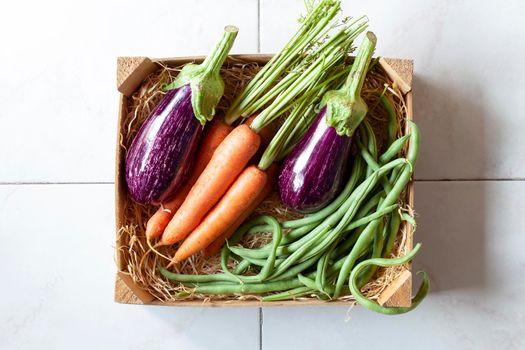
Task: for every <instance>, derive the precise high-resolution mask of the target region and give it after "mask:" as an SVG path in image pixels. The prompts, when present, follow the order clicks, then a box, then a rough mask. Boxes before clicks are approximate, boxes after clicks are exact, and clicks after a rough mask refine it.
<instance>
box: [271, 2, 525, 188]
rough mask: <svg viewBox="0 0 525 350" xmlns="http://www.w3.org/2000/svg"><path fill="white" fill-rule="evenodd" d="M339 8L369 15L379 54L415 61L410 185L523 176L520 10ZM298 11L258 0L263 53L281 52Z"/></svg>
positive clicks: (391, 5)
mask: <svg viewBox="0 0 525 350" xmlns="http://www.w3.org/2000/svg"><path fill="white" fill-rule="evenodd" d="M343 4H344V5H343V7H344V10H345V14H346V15H362V14H367V15H368V16H369V18H370V28H371V29H372V30H373V31H374V32H375V33H376V34H377V36H378V47H377V53H378V54H380V55H383V56H386V57H402V58H412V59H414V60H415V80H414V99H415V100H414V111H415V120H416V121H417V122H418V124H419V125H420V127H421V129H422V132H423V138H422V142H423V146H422V154H421V161H420V164H419V167H418V172H417V177H418V178H420V179H444V178H446V179H451V178H468V179H479V178H525V138H523V136H522V135H521V134H522V128H521V126H522V123H523V120H525V108H524V107H525V103H524V102H523V101H524V99H523V96H525V85H524V84H523V83H522V79H521V77H522V76H523V74H524V73H525V70H524V68H523V59H521V58H522V57H523V56H524V55H525V41H524V40H523V37H525V25H523V23H524V22H523V14H524V13H525V2H523V1H521V0H509V1H504V2H499V3H498V4H497V5H495V4H494V2H490V1H475V0H465V1H421V0H409V1H405V0H378V1H366V0H353V1H344V2H343ZM302 8H303V1H302V0H293V1H286V2H285V1H280V0H261V52H276V51H278V50H279V49H280V48H281V47H282V45H283V44H284V43H285V41H286V40H287V38H288V37H289V36H290V35H291V33H293V32H294V30H295V28H296V26H297V24H296V20H295V19H296V18H297V17H298V14H299V13H301V12H302ZM276 24H278V25H276Z"/></svg>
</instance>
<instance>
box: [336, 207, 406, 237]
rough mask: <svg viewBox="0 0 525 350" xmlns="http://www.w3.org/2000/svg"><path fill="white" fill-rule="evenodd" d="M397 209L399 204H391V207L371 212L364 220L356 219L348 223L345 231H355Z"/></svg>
mask: <svg viewBox="0 0 525 350" xmlns="http://www.w3.org/2000/svg"><path fill="white" fill-rule="evenodd" d="M398 208H399V204H392V205H390V206H388V207H386V208H383V209H379V210H378V211H376V212H373V213H372V214H370V215H367V216H365V217H364V218H361V219H358V220H356V221H354V222H352V223H350V225H348V227H347V228H346V231H351V230H353V229H356V228H357V227H359V226H363V225H366V224H368V223H369V222H370V221H374V220H375V219H379V218H381V217H383V216H385V215H387V214H390V213H391V212H393V211H394V210H396V209H398Z"/></svg>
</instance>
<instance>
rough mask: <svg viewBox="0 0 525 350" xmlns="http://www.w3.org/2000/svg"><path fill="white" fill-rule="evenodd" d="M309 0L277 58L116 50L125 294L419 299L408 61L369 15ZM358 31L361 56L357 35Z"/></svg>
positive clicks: (386, 304) (233, 299) (224, 46)
mask: <svg viewBox="0 0 525 350" xmlns="http://www.w3.org/2000/svg"><path fill="white" fill-rule="evenodd" d="M339 13H340V2H339V1H336V0H322V1H319V2H316V3H311V2H310V3H308V8H307V14H306V15H305V16H304V17H303V18H302V19H301V21H300V23H301V24H300V28H299V30H298V31H297V33H296V34H295V35H294V36H293V37H292V38H291V39H290V41H289V42H288V43H287V44H286V45H285V47H284V48H283V49H282V50H281V51H280V52H279V53H278V54H276V55H274V56H271V55H231V56H228V53H229V51H230V48H231V47H232V45H233V43H234V40H235V37H236V35H237V31H238V29H237V28H236V27H234V26H227V27H226V28H225V31H224V34H223V36H222V39H221V40H220V41H219V42H218V44H217V46H216V47H215V49H214V50H212V52H211V53H210V55H208V56H207V57H205V58H204V57H182V58H170V59H149V58H145V57H135V58H132V57H122V58H119V59H118V69H117V84H118V90H119V91H120V92H121V97H120V112H119V114H120V115H119V128H118V143H117V158H116V183H115V185H116V225H117V246H116V252H117V265H118V274H117V283H116V294H115V299H116V301H118V302H123V303H146V304H162V305H181V306H184V305H202V306H239V305H242V306H250V305H252V306H253V305H272V306H275V305H313V304H326V303H327V302H329V303H330V304H345V305H349V304H352V303H355V302H357V303H359V304H361V305H363V306H365V307H367V308H369V309H372V310H374V311H377V312H381V313H385V314H397V313H403V312H407V311H410V310H411V309H413V308H415V307H416V306H417V305H418V304H419V302H420V301H421V300H422V299H423V298H424V297H425V295H426V293H427V292H428V278H427V276H426V275H424V277H423V283H422V285H421V287H420V289H419V291H418V293H417V295H416V296H415V297H414V298H413V299H411V289H412V283H411V282H412V274H411V272H410V265H409V262H410V260H411V259H412V258H413V257H414V255H415V254H416V253H417V251H418V250H419V248H420V245H416V246H415V247H413V233H414V228H415V220H414V217H413V216H414V213H413V209H412V208H413V198H414V197H413V188H412V182H411V177H412V173H413V170H414V166H415V163H416V160H417V156H418V150H419V132H418V129H417V126H416V125H415V124H414V123H413V122H412V93H411V82H412V62H411V61H410V60H398V59H383V58H379V59H373V58H372V55H373V52H374V49H375V46H376V42H377V38H376V37H375V35H374V34H373V33H371V32H366V29H367V26H368V20H367V19H366V17H361V18H357V19H351V18H343V19H339V18H338V17H337V15H338V14H339ZM358 38H362V39H361V42H360V44H359V47H358V49H357V52H356V54H355V58H352V57H351V56H350V55H349V53H350V52H352V51H353V50H354V42H356V40H357V39H358Z"/></svg>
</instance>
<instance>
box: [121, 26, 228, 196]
mask: <svg viewBox="0 0 525 350" xmlns="http://www.w3.org/2000/svg"><path fill="white" fill-rule="evenodd" d="M237 32H238V29H237V27H234V26H227V27H226V28H225V30H224V35H223V37H222V39H221V41H220V42H219V43H218V44H217V46H216V47H215V49H214V50H213V52H212V53H211V54H210V55H209V56H208V57H207V58H206V59H205V60H204V62H203V63H202V64H200V65H196V64H187V65H185V66H184V67H183V69H182V70H181V72H180V73H179V75H178V76H177V78H176V79H175V80H174V81H173V82H172V83H170V84H168V85H166V86H165V87H164V88H163V89H164V90H165V91H166V94H165V95H164V97H163V98H162V100H161V101H160V103H159V104H158V105H157V106H156V107H155V109H154V110H153V112H151V114H150V115H149V116H148V118H146V120H145V121H144V123H143V124H142V126H141V128H140V130H139V132H138V133H137V135H136V136H135V138H134V139H133V142H132V143H131V146H130V148H129V150H128V153H127V155H126V182H127V185H128V190H129V193H130V195H131V197H132V198H133V199H134V200H135V201H137V202H139V203H144V204H159V203H162V202H163V201H166V200H168V199H170V197H172V196H173V195H174V194H175V193H176V192H177V190H178V189H179V188H180V187H181V186H182V184H183V183H184V182H185V181H186V180H187V177H188V175H189V171H190V170H191V166H192V164H193V159H194V158H195V153H196V151H197V148H198V144H199V140H200V136H201V133H202V129H203V127H204V125H205V124H206V122H208V121H210V120H211V119H212V118H213V116H214V115H215V107H216V105H217V103H218V102H219V100H220V98H221V97H222V95H223V93H224V82H223V80H222V78H221V77H220V74H219V71H220V68H221V67H222V64H223V63H224V60H225V59H226V56H227V55H228V52H229V51H230V49H231V47H232V45H233V42H234V40H235V37H236V36H237Z"/></svg>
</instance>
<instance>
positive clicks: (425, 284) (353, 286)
mask: <svg viewBox="0 0 525 350" xmlns="http://www.w3.org/2000/svg"><path fill="white" fill-rule="evenodd" d="M420 248H421V244H420V243H418V244H416V246H415V247H414V249H412V251H411V252H410V253H408V254H407V255H405V256H404V257H401V258H395V259H384V258H377V259H369V260H365V261H362V262H361V263H359V264H357V266H356V267H355V268H354V269H353V270H352V273H351V274H350V292H351V293H352V295H353V296H354V298H355V299H356V301H357V302H358V303H359V305H361V306H364V307H366V308H367V309H369V310H372V311H375V312H379V313H382V314H385V315H397V314H402V313H406V312H408V311H411V310H413V309H415V308H416V307H417V306H418V305H419V303H421V301H422V300H423V299H424V298H425V296H426V295H427V294H428V290H429V287H430V280H429V278H428V275H427V274H426V273H425V272H418V274H419V273H422V274H423V281H422V283H421V286H420V287H419V290H418V292H417V294H416V296H415V297H414V298H413V299H412V305H410V306H408V307H384V306H381V305H379V304H378V303H376V302H375V301H372V300H370V299H368V298H366V297H365V296H364V295H363V294H362V293H361V291H360V289H359V287H358V284H357V278H358V276H359V274H360V273H361V272H362V271H363V269H365V268H366V267H368V266H371V265H376V266H381V267H389V266H398V265H402V264H405V263H407V262H409V261H410V260H412V259H413V258H414V256H415V255H416V254H417V253H418V251H419V249H420Z"/></svg>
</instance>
